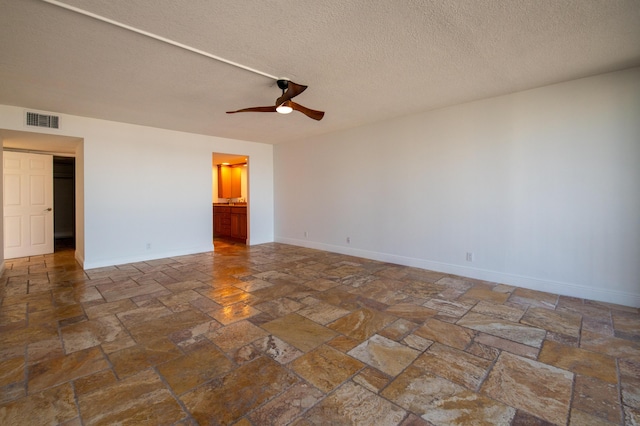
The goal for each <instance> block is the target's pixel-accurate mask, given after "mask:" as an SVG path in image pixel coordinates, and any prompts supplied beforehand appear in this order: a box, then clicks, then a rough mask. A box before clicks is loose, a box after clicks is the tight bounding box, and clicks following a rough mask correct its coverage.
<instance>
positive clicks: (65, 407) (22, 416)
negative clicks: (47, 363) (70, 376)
mask: <svg viewBox="0 0 640 426" xmlns="http://www.w3.org/2000/svg"><path fill="white" fill-rule="evenodd" d="M77 415H78V409H77V408H76V403H75V399H74V396H73V388H72V386H71V383H64V384H61V385H59V386H56V387H53V388H50V389H47V390H45V391H42V392H37V393H34V394H30V395H28V396H26V397H24V398H21V399H18V400H15V401H12V402H9V403H8V404H5V405H3V406H2V408H1V409H0V424H3V425H23V424H30V425H46V424H62V423H64V422H66V421H69V420H71V419H73V418H74V417H76V416H77Z"/></svg>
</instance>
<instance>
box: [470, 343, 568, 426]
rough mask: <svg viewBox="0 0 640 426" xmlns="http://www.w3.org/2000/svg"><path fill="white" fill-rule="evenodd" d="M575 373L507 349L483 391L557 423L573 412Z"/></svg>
mask: <svg viewBox="0 0 640 426" xmlns="http://www.w3.org/2000/svg"><path fill="white" fill-rule="evenodd" d="M572 384H573V373H570V372H568V371H566V370H562V369H560V368H556V367H552V366H549V365H546V364H543V363H540V362H538V361H534V360H531V359H528V358H523V357H519V356H517V355H512V354H510V353H508V352H503V353H502V354H501V355H500V357H499V358H498V361H497V362H496V364H495V365H494V366H493V369H492V370H491V372H490V373H489V376H488V377H487V379H486V380H485V382H484V384H483V385H482V389H481V390H482V393H484V394H486V395H488V396H490V397H491V398H493V399H496V400H498V401H501V402H503V403H505V404H507V405H509V406H512V407H515V408H518V409H522V410H524V411H526V412H528V413H532V414H534V415H536V416H537V417H540V418H542V419H544V420H547V421H549V422H552V423H555V424H564V423H565V422H566V419H567V417H568V415H569V405H570V402H571V389H572Z"/></svg>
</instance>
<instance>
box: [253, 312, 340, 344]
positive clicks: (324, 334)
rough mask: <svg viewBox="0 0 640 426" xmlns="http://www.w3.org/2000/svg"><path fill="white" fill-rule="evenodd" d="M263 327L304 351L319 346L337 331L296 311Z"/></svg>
mask: <svg viewBox="0 0 640 426" xmlns="http://www.w3.org/2000/svg"><path fill="white" fill-rule="evenodd" d="M262 328H263V329H265V330H267V331H268V332H269V333H271V334H273V335H274V336H277V337H278V338H280V339H282V340H284V341H285V342H287V343H289V344H290V345H292V346H295V347H296V348H298V349H300V350H301V351H303V352H308V351H310V350H312V349H314V348H317V347H318V346H320V345H321V344H323V343H325V342H327V341H329V340H331V339H332V338H334V337H335V336H336V335H337V333H336V332H335V331H333V330H330V329H328V328H326V327H324V326H322V325H320V324H317V323H315V322H313V321H311V320H310V319H307V318H305V317H303V316H301V315H298V314H296V313H292V314H289V315H286V316H284V317H282V318H278V319H276V320H273V321H270V322H268V323H266V324H263V325H262Z"/></svg>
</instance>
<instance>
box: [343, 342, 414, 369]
mask: <svg viewBox="0 0 640 426" xmlns="http://www.w3.org/2000/svg"><path fill="white" fill-rule="evenodd" d="M348 355H350V356H352V357H354V358H356V359H358V360H360V361H362V362H364V363H366V364H368V365H370V366H371V367H373V368H376V369H378V370H380V371H382V372H384V373H386V374H389V375H390V376H396V375H398V374H400V372H401V371H402V370H404V369H405V368H406V367H407V366H408V365H409V364H411V363H412V362H413V361H414V360H415V359H416V358H417V357H418V355H420V352H419V351H417V350H415V349H413V348H410V347H409V346H406V345H403V344H400V343H397V342H395V341H393V340H391V339H387V338H386V337H383V336H380V335H378V334H374V335H373V336H371V337H370V338H369V339H367V340H366V341H364V342H363V343H361V344H360V345H358V346H356V347H355V348H353V349H351V350H350V351H349V352H348Z"/></svg>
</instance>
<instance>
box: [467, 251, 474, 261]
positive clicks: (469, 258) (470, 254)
mask: <svg viewBox="0 0 640 426" xmlns="http://www.w3.org/2000/svg"><path fill="white" fill-rule="evenodd" d="M467 262H473V253H472V252H470V251H468V252H467Z"/></svg>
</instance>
